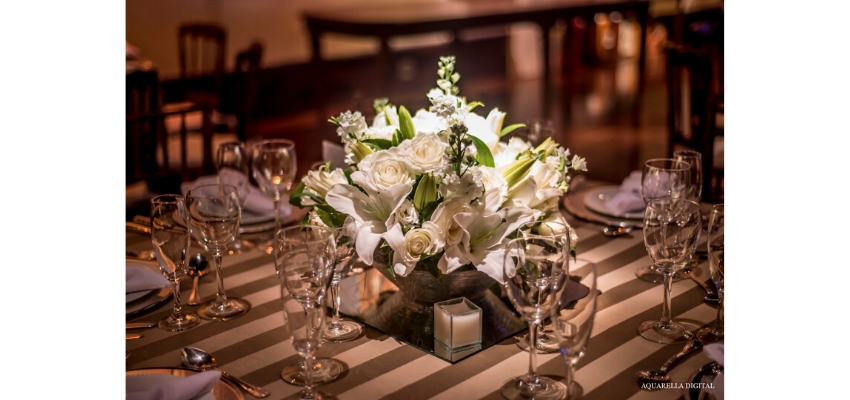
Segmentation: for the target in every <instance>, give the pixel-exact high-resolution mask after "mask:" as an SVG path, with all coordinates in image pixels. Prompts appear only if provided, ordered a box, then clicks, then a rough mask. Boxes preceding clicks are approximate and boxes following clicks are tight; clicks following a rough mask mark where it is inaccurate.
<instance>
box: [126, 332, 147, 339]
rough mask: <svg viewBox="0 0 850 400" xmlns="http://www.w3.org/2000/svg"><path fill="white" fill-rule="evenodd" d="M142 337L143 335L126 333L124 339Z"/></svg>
mask: <svg viewBox="0 0 850 400" xmlns="http://www.w3.org/2000/svg"><path fill="white" fill-rule="evenodd" d="M142 337H143V335H136V334H132V333H128V334H127V339H126V340H130V339H141V338H142Z"/></svg>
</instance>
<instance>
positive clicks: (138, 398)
mask: <svg viewBox="0 0 850 400" xmlns="http://www.w3.org/2000/svg"><path fill="white" fill-rule="evenodd" d="M220 378H221V372H219V371H204V372H201V373H199V374H195V375H192V376H189V377H186V378H180V379H172V380H169V381H168V382H165V383H163V384H161V385H158V386H156V387H154V388H151V389H148V390H143V391H135V392H127V400H191V399H196V398H198V397H200V396H203V395H204V394H207V393H209V392H210V390H212V389H213V387H215V385H216V383H217V382H218V380H219V379H220Z"/></svg>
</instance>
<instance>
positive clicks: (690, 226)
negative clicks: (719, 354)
mask: <svg viewBox="0 0 850 400" xmlns="http://www.w3.org/2000/svg"><path fill="white" fill-rule="evenodd" d="M643 223H644V228H643V241H644V244H645V245H646V250H647V252H649V256H650V257H651V258H652V260H653V261H654V262H655V265H656V266H657V267H658V269H659V270H660V271H661V273H662V274H663V276H664V303H663V306H662V311H661V320H660V321H647V322H644V323H642V324H640V326H639V327H638V333H640V335H641V336H642V337H643V338H644V339H647V340H650V341H653V342H656V343H663V344H669V343H676V342H683V341H686V340H688V339H690V338H691V337H692V336H693V333H692V331H691V330H690V329H691V327H689V326H686V325H684V324H682V323H679V322H674V321H673V319H672V317H671V316H670V310H671V297H670V296H671V291H672V287H673V273H674V272H675V271H677V270H680V269H682V268H684V267H685V265H686V264H687V263H688V261H689V260H690V258H691V256H692V255H693V254H694V250H696V245H697V242H698V241H699V235H700V231H701V230H702V219H701V218H700V212H699V204H697V203H696V202H693V201H690V200H683V199H672V200H670V199H661V200H659V199H655V200H650V201H649V204H647V206H646V211H645V213H644V218H643Z"/></svg>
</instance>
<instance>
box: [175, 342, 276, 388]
mask: <svg viewBox="0 0 850 400" xmlns="http://www.w3.org/2000/svg"><path fill="white" fill-rule="evenodd" d="M180 354H181V356H182V357H183V365H185V366H186V367H188V368H189V369H192V370H195V371H206V370H209V369H215V370H217V371H219V372H221V377H222V378H224V379H227V380H228V381H230V382H231V383H233V384H235V385H237V386H239V387H240V388H242V390H244V391H246V392H248V393H249V394H250V395H251V396H254V397H258V398H263V397H268V396H269V395H270V394H271V393H270V392H269V391H268V390H266V389H263V388H261V387H259V386H254V385H252V384H250V383H248V382H245V381H243V380H241V379H239V378H237V377H235V376H233V375H230V374H228V373H227V372H224V371H222V370H220V369H216V366H217V365H218V364H216V362H215V358H214V357H213V356H212V355H211V354H209V353H207V352H205V351H203V350H201V349H199V348H196V347H184V348H183V351H181V352H180Z"/></svg>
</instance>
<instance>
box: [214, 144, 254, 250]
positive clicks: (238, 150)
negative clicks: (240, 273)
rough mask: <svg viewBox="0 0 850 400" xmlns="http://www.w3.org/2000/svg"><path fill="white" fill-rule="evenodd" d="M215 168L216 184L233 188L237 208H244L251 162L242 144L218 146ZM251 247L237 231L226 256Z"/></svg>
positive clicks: (248, 189) (248, 186)
mask: <svg viewBox="0 0 850 400" xmlns="http://www.w3.org/2000/svg"><path fill="white" fill-rule="evenodd" d="M215 167H216V169H217V170H218V183H220V184H222V185H231V186H234V187H235V188H236V193H237V194H238V195H239V207H240V208H245V201H246V200H248V192H249V191H250V190H251V189H250V187H251V183H250V180H249V179H248V173H249V170H250V169H251V162H250V159H249V157H248V153H247V152H245V147H244V146H243V145H242V142H227V143H222V144H220V145H219V146H218V150H217V151H216V157H215ZM240 225H241V215H240ZM253 247H254V245H253V244H251V242H249V241H247V240H242V238H241V237H240V235H239V230H237V231H236V235H235V239H234V240H233V245H231V246H230V247H229V248H228V249H227V254H231V255H232V254H242V253H243V252H244V251H248V250H251V248H253Z"/></svg>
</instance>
